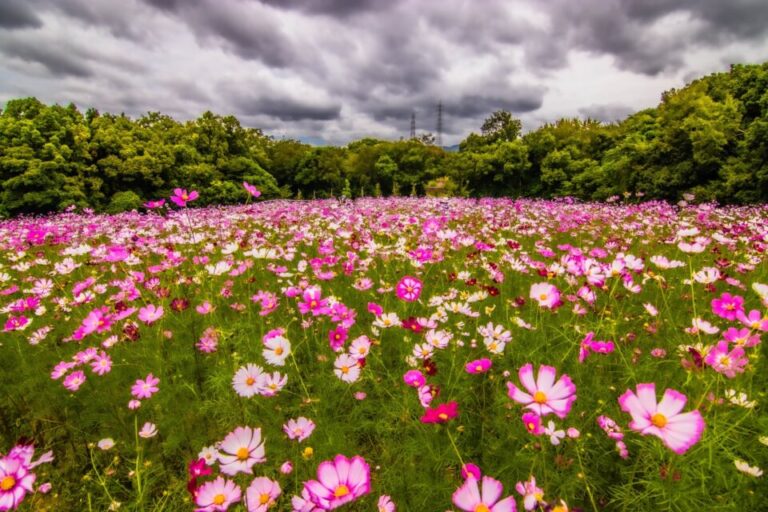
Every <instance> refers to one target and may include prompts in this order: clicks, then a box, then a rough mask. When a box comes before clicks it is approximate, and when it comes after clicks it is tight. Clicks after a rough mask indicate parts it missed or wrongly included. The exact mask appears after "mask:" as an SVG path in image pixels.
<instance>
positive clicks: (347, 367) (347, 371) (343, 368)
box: [341, 366, 349, 375]
mask: <svg viewBox="0 0 768 512" xmlns="http://www.w3.org/2000/svg"><path fill="white" fill-rule="evenodd" d="M341 373H343V374H344V375H346V374H348V373H349V366H342V367H341Z"/></svg>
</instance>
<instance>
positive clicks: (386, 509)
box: [376, 494, 395, 512]
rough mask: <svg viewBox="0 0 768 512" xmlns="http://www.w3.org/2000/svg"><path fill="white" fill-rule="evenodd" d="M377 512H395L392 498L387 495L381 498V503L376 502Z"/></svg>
mask: <svg viewBox="0 0 768 512" xmlns="http://www.w3.org/2000/svg"><path fill="white" fill-rule="evenodd" d="M376 510H377V512H395V504H394V503H393V502H392V498H390V497H389V496H387V495H386V494H385V495H383V496H379V501H377V502H376Z"/></svg>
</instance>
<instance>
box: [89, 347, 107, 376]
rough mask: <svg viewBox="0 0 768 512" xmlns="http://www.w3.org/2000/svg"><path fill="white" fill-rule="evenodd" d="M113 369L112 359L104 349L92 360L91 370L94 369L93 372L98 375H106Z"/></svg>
mask: <svg viewBox="0 0 768 512" xmlns="http://www.w3.org/2000/svg"><path fill="white" fill-rule="evenodd" d="M111 369H112V359H111V358H110V357H109V356H108V355H107V353H106V352H104V351H101V352H100V353H99V355H98V356H96V357H95V358H94V359H93V361H91V370H93V373H95V374H96V375H104V374H106V373H109V371H110V370H111Z"/></svg>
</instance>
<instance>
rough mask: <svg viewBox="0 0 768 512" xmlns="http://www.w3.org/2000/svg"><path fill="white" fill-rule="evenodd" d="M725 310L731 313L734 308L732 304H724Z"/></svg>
mask: <svg viewBox="0 0 768 512" xmlns="http://www.w3.org/2000/svg"><path fill="white" fill-rule="evenodd" d="M725 309H726V310H728V311H733V310H734V309H736V306H734V305H733V304H726V305H725Z"/></svg>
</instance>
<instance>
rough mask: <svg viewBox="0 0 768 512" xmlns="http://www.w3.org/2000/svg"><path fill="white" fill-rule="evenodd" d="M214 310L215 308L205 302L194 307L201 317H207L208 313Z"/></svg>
mask: <svg viewBox="0 0 768 512" xmlns="http://www.w3.org/2000/svg"><path fill="white" fill-rule="evenodd" d="M214 309H215V308H214V307H213V306H212V305H211V303H210V302H208V301H207V300H206V301H203V303H202V304H199V305H197V306H195V311H197V312H198V313H200V314H201V315H207V314H208V313H211V312H213V310H214Z"/></svg>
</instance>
